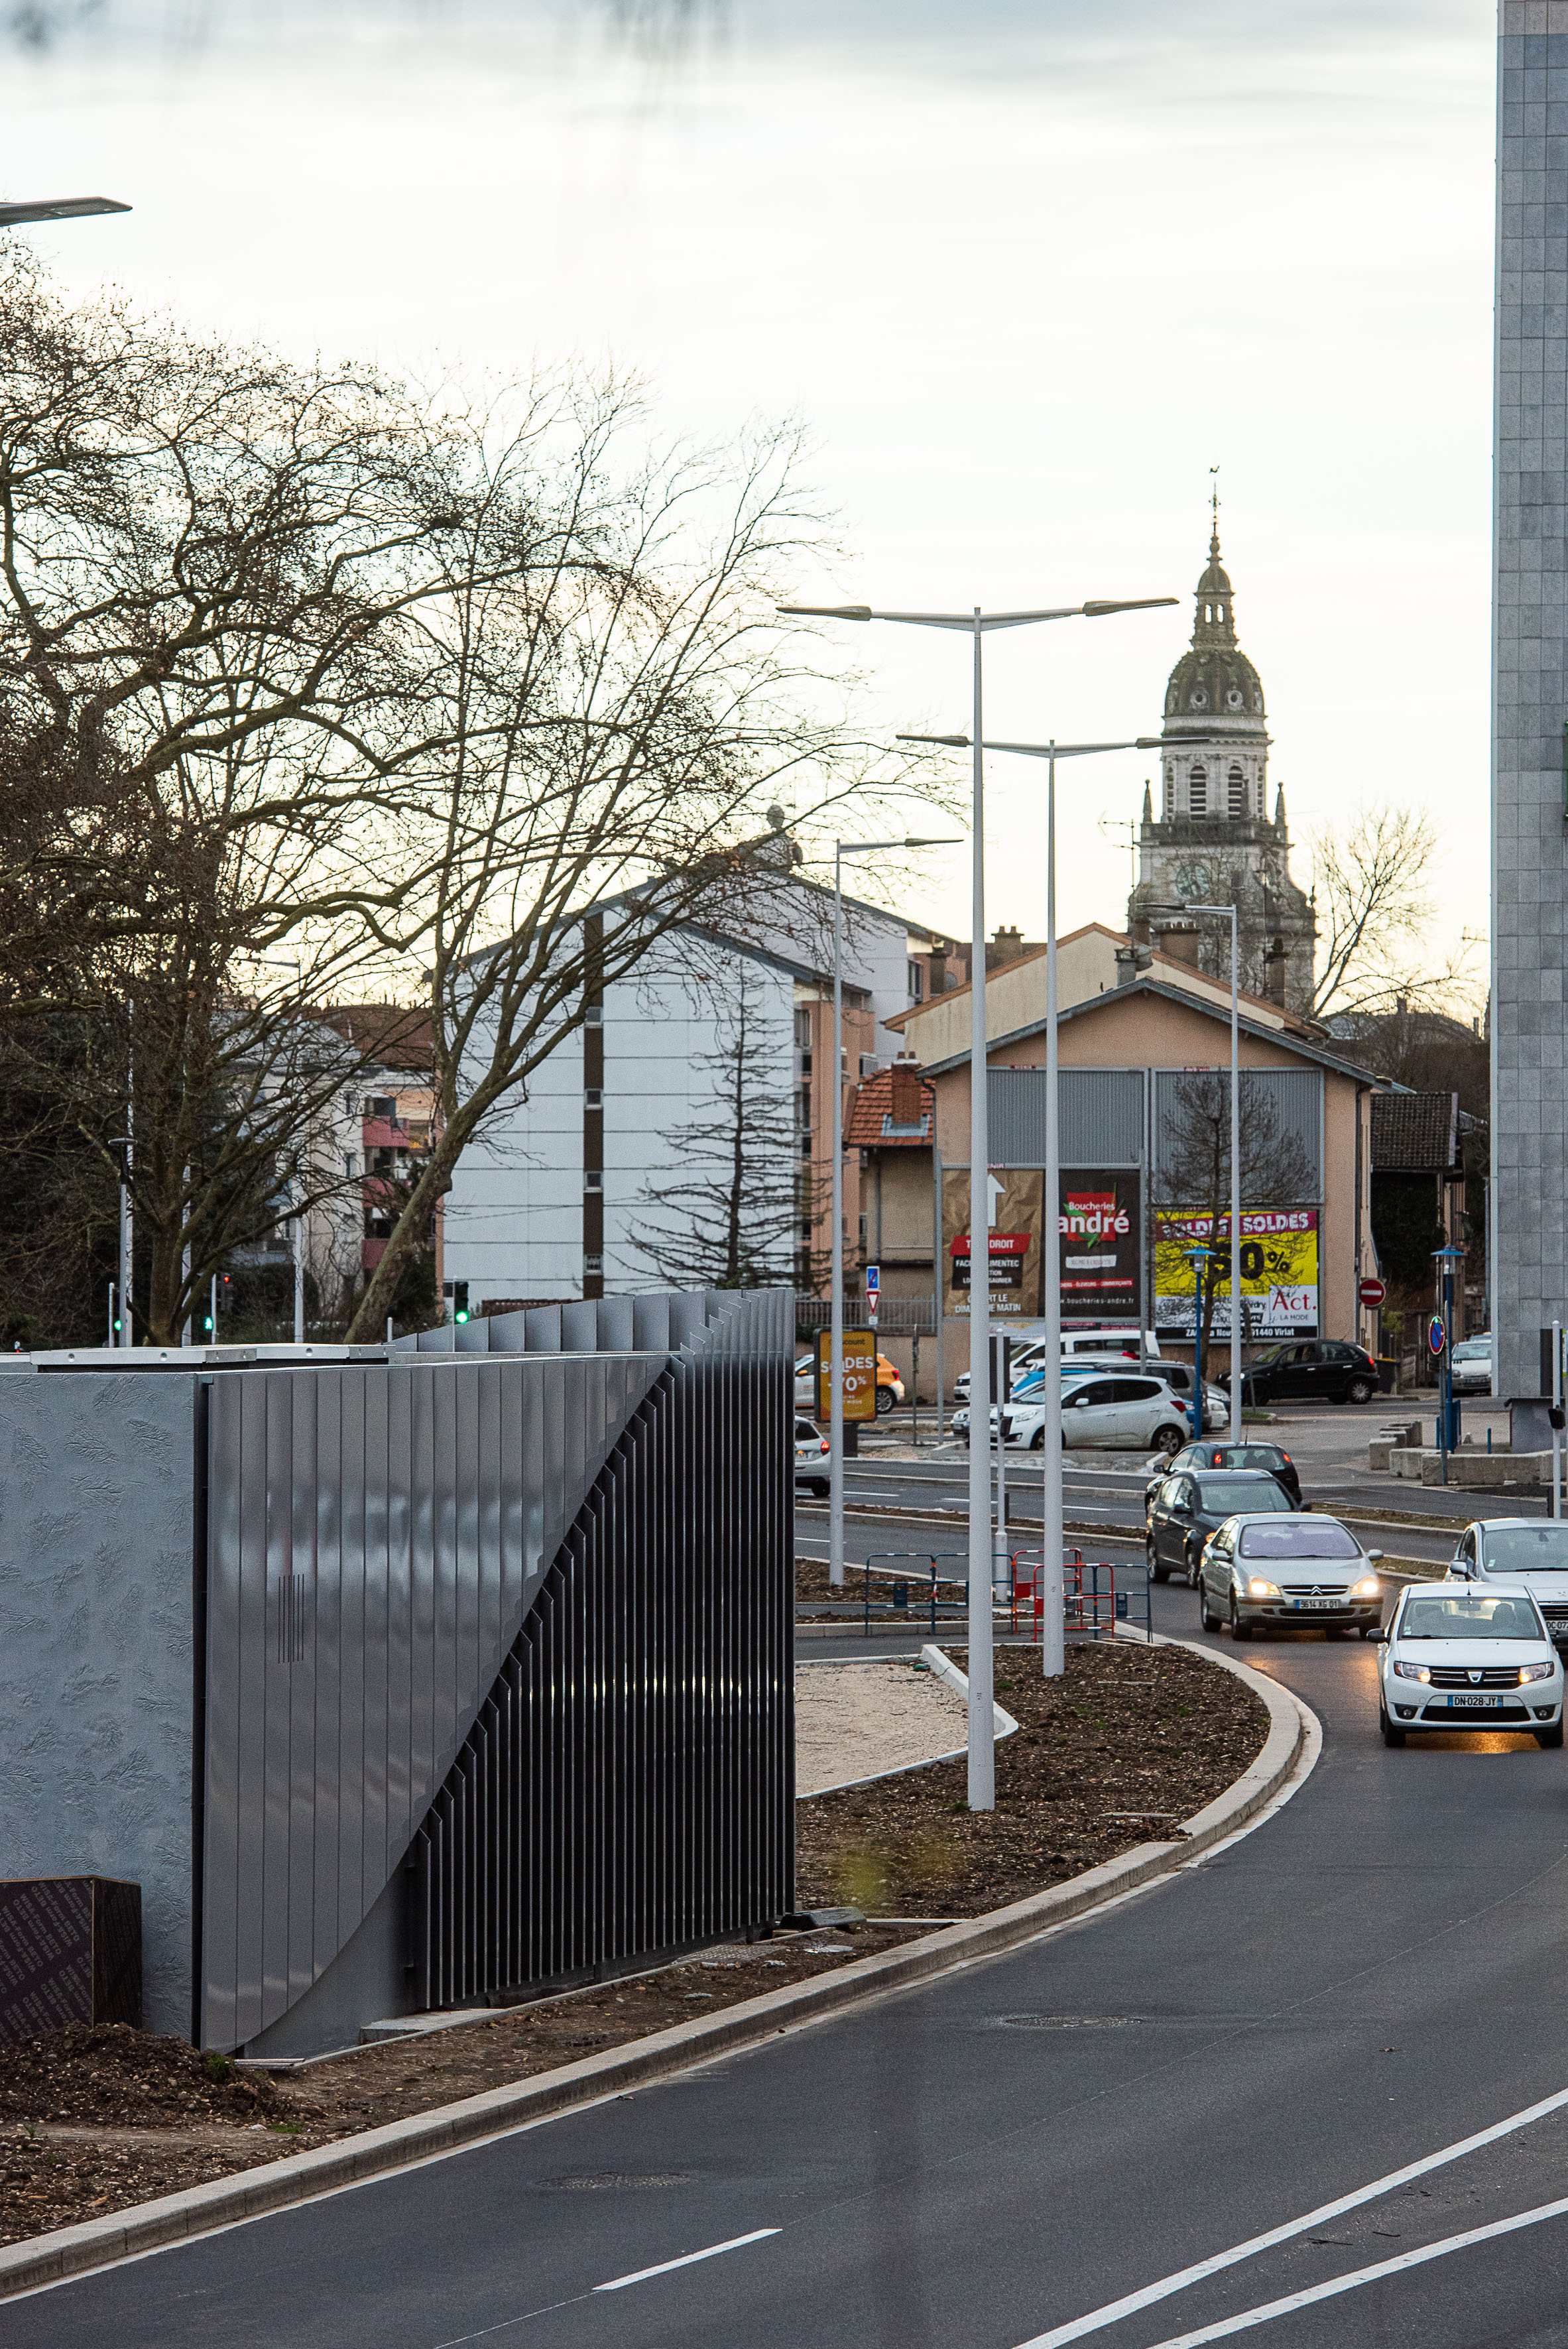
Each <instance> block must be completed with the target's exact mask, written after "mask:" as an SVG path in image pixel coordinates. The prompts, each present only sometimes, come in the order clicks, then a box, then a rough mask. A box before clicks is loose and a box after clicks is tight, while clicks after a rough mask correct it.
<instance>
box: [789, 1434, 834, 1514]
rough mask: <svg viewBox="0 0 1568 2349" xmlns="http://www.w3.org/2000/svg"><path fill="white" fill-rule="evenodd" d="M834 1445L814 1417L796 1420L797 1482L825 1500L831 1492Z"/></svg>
mask: <svg viewBox="0 0 1568 2349" xmlns="http://www.w3.org/2000/svg"><path fill="white" fill-rule="evenodd" d="M832 1448H833V1447H832V1445H831V1444H830V1443H829V1441H828V1439H827V1437H826V1436H825V1435H824V1434H823V1433H822V1431H821V1429H820V1427H819V1426H818V1425H817V1423H816V1421H815V1420H814V1419H802V1418H800V1417H799V1414H797V1416H796V1420H795V1482H796V1484H797V1485H803V1486H804V1488H805V1490H806V1491H807V1492H808V1493H815V1494H816V1495H817V1497H818V1499H819V1500H825V1499H826V1498H827V1495H828V1492H829V1489H830V1487H829V1483H828V1455H829V1454H830V1452H831V1451H832Z"/></svg>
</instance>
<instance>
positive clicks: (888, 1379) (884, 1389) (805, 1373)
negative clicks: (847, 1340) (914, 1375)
mask: <svg viewBox="0 0 1568 2349" xmlns="http://www.w3.org/2000/svg"><path fill="white" fill-rule="evenodd" d="M895 1402H903V1380H902V1379H901V1378H900V1376H899V1374H898V1368H897V1365H896V1364H895V1363H893V1362H890V1361H889V1360H888V1358H887V1356H886V1355H885V1354H882V1353H879V1354H878V1356H877V1417H878V1418H879V1419H881V1417H882V1413H884V1412H889V1411H891V1410H892V1407H893V1405H894V1403H895ZM795 1408H796V1410H797V1411H815V1410H816V1408H817V1357H816V1356H815V1354H802V1355H801V1356H800V1357H799V1361H797V1362H796V1364H795Z"/></svg>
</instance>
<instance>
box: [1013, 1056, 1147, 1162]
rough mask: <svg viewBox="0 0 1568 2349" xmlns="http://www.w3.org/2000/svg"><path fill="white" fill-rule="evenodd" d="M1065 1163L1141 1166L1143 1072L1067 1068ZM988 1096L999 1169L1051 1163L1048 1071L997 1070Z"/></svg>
mask: <svg viewBox="0 0 1568 2349" xmlns="http://www.w3.org/2000/svg"><path fill="white" fill-rule="evenodd" d="M1060 1085H1061V1092H1060V1095H1059V1102H1060V1108H1061V1148H1062V1157H1061V1163H1062V1164H1063V1165H1064V1166H1136V1165H1137V1164H1139V1160H1140V1154H1141V1149H1142V1141H1143V1071H1142V1070H1141V1069H1063V1070H1062V1071H1061V1075H1060ZM986 1097H987V1102H988V1114H989V1119H990V1128H991V1156H992V1158H993V1160H994V1161H995V1164H997V1165H998V1166H1043V1165H1044V1164H1045V1161H1046V1072H1045V1071H1044V1069H992V1070H990V1071H988V1074H987V1084H986Z"/></svg>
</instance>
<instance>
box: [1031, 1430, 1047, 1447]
mask: <svg viewBox="0 0 1568 2349" xmlns="http://www.w3.org/2000/svg"><path fill="white" fill-rule="evenodd" d="M1045 1448H1046V1431H1045V1428H1044V1426H1043V1425H1042V1426H1039V1427H1037V1428H1036V1430H1035V1432H1034V1433H1033V1435H1031V1436H1030V1438H1029V1449H1030V1451H1031V1452H1043V1451H1044V1450H1045Z"/></svg>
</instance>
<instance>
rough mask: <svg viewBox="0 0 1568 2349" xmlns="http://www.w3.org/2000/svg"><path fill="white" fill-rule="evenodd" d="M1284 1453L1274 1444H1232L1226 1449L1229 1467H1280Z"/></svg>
mask: <svg viewBox="0 0 1568 2349" xmlns="http://www.w3.org/2000/svg"><path fill="white" fill-rule="evenodd" d="M1282 1464H1284V1453H1283V1452H1281V1451H1279V1450H1278V1449H1277V1447H1276V1446H1275V1445H1274V1444H1228V1445H1227V1446H1226V1449H1225V1465H1226V1467H1227V1468H1278V1467H1280V1466H1281V1465H1282Z"/></svg>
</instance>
